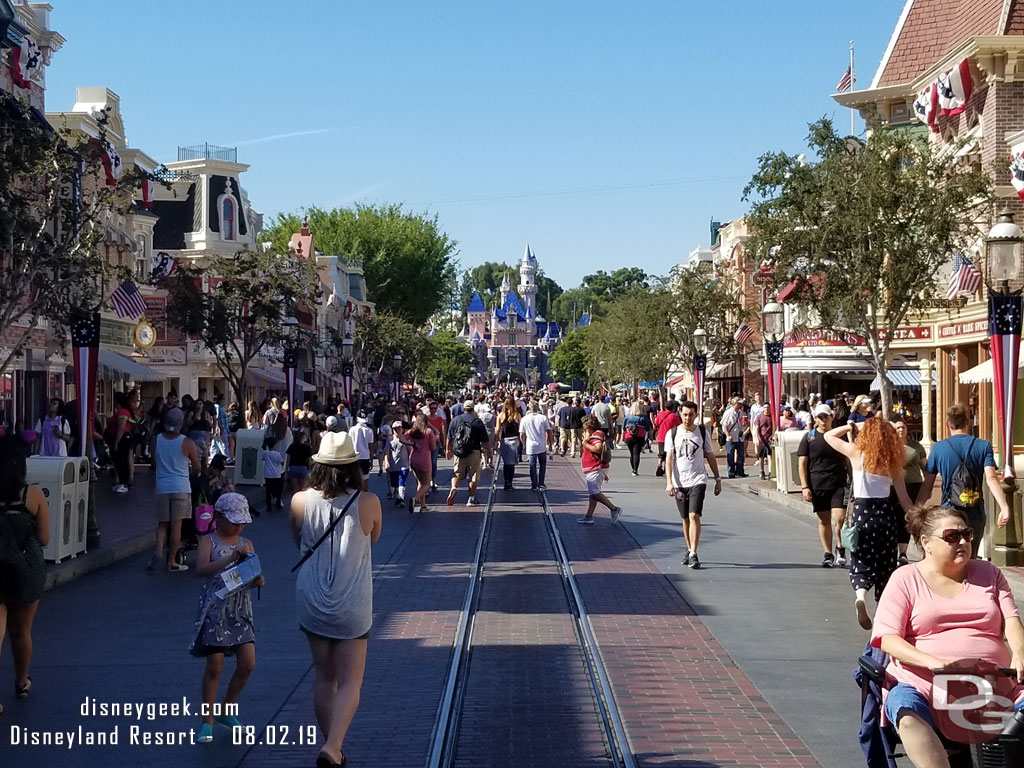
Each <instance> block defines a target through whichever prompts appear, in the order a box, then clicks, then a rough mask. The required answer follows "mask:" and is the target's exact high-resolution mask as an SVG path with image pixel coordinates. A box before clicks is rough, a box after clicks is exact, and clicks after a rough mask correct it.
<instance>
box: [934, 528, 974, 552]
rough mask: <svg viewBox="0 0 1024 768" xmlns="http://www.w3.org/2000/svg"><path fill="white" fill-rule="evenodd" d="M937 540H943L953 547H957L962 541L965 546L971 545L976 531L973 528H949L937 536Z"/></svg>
mask: <svg viewBox="0 0 1024 768" xmlns="http://www.w3.org/2000/svg"><path fill="white" fill-rule="evenodd" d="M937 538H940V539H942V540H943V541H944V542H946V543H947V544H949V545H950V546H951V547H952V546H956V545H957V544H959V543H960V542H961V541H962V542H964V543H965V544H970V543H971V542H972V541H974V529H973V528H947V529H946V530H944V531H943V532H942V533H940V534H938V535H937Z"/></svg>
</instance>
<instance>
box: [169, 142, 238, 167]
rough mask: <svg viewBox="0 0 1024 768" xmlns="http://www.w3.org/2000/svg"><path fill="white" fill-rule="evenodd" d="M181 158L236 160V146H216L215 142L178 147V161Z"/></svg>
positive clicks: (234, 161) (235, 161) (231, 161)
mask: <svg viewBox="0 0 1024 768" xmlns="http://www.w3.org/2000/svg"><path fill="white" fill-rule="evenodd" d="M182 160H223V161H224V162H228V163H237V162H238V148H237V147H218V146H217V145H216V144H206V143H203V144H195V145H193V146H191V147H178V162H181V161H182Z"/></svg>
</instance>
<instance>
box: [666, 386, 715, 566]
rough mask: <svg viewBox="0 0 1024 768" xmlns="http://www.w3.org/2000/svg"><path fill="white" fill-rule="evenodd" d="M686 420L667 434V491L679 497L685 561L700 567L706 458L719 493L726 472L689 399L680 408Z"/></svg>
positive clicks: (675, 497) (705, 487) (677, 503)
mask: <svg viewBox="0 0 1024 768" xmlns="http://www.w3.org/2000/svg"><path fill="white" fill-rule="evenodd" d="M679 417H680V418H681V419H682V422H683V423H682V424H680V425H679V426H678V427H673V428H672V429H670V430H669V431H668V434H666V435H665V492H666V493H668V495H669V496H671V497H673V498H674V499H675V500H676V509H678V510H679V516H680V517H681V518H682V519H683V538H684V539H685V540H686V559H685V560H683V565H687V566H689V567H690V568H700V559H699V558H698V557H697V545H698V544H700V517H701V514H702V513H703V512H704V496H705V494H706V493H707V489H708V486H707V479H708V472H707V469H705V467H704V462H705V461H706V462H707V464H708V466H709V467H711V474H712V475H714V478H715V496H717V495H718V494H720V493H721V492H722V476H721V475H720V474H719V473H718V460H717V459H716V458H715V453H714V449H713V448H712V447H711V436H710V435H709V434H708V431H707V428H706V427H705V426H704V425H703V424H700V425H699V426H698V424H697V404H696V403H694V402H692V401H691V400H686V401H684V402H683V403H682V405H681V406H680V408H679Z"/></svg>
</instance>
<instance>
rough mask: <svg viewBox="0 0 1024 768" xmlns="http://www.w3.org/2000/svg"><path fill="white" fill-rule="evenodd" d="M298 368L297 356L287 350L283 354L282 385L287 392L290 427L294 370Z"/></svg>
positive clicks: (293, 404)
mask: <svg viewBox="0 0 1024 768" xmlns="http://www.w3.org/2000/svg"><path fill="white" fill-rule="evenodd" d="M298 367H299V356H298V355H297V354H296V353H295V352H294V351H293V350H288V351H287V352H285V353H284V383H285V387H286V388H287V390H288V426H289V427H291V426H292V422H293V419H292V414H294V413H295V384H296V381H295V379H296V375H295V369H296V368H298Z"/></svg>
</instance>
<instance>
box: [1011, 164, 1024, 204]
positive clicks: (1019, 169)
mask: <svg viewBox="0 0 1024 768" xmlns="http://www.w3.org/2000/svg"><path fill="white" fill-rule="evenodd" d="M1010 183H1011V184H1013V188H1014V189H1015V190H1017V197H1019V198H1020V199H1021V200H1024V153H1021V154H1019V155H1012V156H1011V157H1010Z"/></svg>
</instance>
